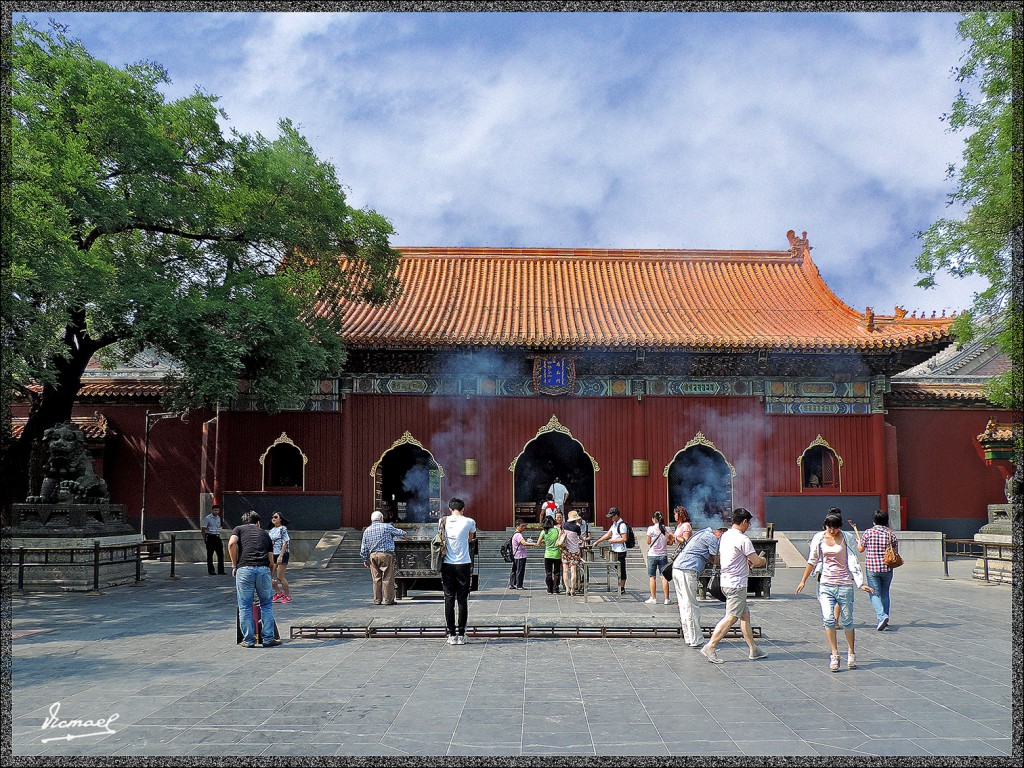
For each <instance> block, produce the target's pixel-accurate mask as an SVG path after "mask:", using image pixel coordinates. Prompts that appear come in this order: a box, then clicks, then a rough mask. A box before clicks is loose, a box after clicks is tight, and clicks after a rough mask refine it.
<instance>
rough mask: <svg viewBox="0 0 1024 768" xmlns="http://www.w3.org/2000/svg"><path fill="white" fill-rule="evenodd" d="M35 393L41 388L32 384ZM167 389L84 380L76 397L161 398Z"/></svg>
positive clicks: (140, 383)
mask: <svg viewBox="0 0 1024 768" xmlns="http://www.w3.org/2000/svg"><path fill="white" fill-rule="evenodd" d="M29 389H32V390H34V391H36V392H41V391H42V389H43V388H42V386H41V385H39V384H33V385H31V386H30V387H29ZM166 392H167V387H166V386H164V384H162V383H161V382H159V381H138V380H135V379H94V380H91V381H90V380H89V379H86V380H84V381H83V382H82V386H81V388H80V389H79V390H78V397H79V398H83V397H161V396H162V395H164V394H165V393H166Z"/></svg>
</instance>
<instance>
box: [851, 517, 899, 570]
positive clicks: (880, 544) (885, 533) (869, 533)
mask: <svg viewBox="0 0 1024 768" xmlns="http://www.w3.org/2000/svg"><path fill="white" fill-rule="evenodd" d="M890 538H891V539H892V548H893V549H894V550H896V551H897V552H899V551H900V546H899V542H898V541H897V540H896V535H895V534H894V533H893V532H892V531H890V530H889V529H888V528H886V527H885V526H884V525H873V526H871V527H870V528H868V529H867V530H866V531H864V533H863V534H861V537H860V545H861V546H862V547H864V568H865V569H866V570H869V571H874V572H875V573H884V572H885V571H891V570H892V568H890V567H889V566H888V565H886V564H885V560H884V559H883V558H884V557H885V549H886V547H887V546H889V539H890Z"/></svg>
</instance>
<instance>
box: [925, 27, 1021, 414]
mask: <svg viewBox="0 0 1024 768" xmlns="http://www.w3.org/2000/svg"><path fill="white" fill-rule="evenodd" d="M957 30H958V32H959V35H960V38H961V39H962V40H964V41H966V42H967V44H968V47H967V52H966V53H965V54H964V57H963V59H962V61H961V64H960V66H959V67H957V68H956V73H957V80H958V81H959V82H961V83H962V84H963V85H964V87H965V88H966V90H965V88H962V89H961V91H960V93H959V95H958V97H957V99H956V100H955V101H954V102H953V108H952V111H951V112H950V113H949V114H948V115H945V116H944V117H943V119H944V120H946V121H947V122H948V123H949V130H951V131H965V132H967V136H966V138H965V139H964V150H963V157H962V162H961V163H960V165H959V166H956V165H951V166H950V167H949V171H948V176H949V178H950V180H952V181H954V182H955V183H956V185H957V188H956V191H955V192H953V193H952V194H951V195H950V196H949V203H950V205H956V206H960V207H962V209H963V216H962V217H961V218H956V219H952V218H943V219H940V220H938V221H936V222H935V223H934V224H933V225H932V226H931V227H930V228H929V229H928V230H926V231H925V232H923V233H921V235H920V237H921V238H922V240H923V250H922V253H921V255H920V256H919V257H918V260H917V268H918V270H919V271H921V272H923V273H925V274H926V277H924V278H923V279H922V280H921V281H920V282H919V283H918V285H922V286H925V287H931V286H933V285H935V275H936V273H937V272H939V271H945V272H949V273H950V274H952V275H955V276H957V277H963V276H965V275H971V274H977V275H981V276H982V277H984V278H985V279H986V280H987V282H988V287H987V288H986V289H985V290H983V291H982V292H980V293H979V294H977V295H976V297H975V301H974V306H973V307H972V309H971V312H969V313H964V314H963V315H961V316H960V317H959V318H958V319H957V321H956V322H955V323H954V326H953V333H954V335H955V336H956V337H957V338H958V339H960V340H962V341H969V340H970V339H971V338H973V337H974V336H976V335H977V334H978V333H983V332H992V331H993V329H995V330H996V331H997V332H998V336H997V338H998V343H999V346H1000V348H1001V349H1002V350H1003V351H1004V352H1005V353H1006V354H1007V355H1008V356H1009V357H1010V359H1011V361H1012V363H1013V368H1012V370H1011V371H1010V372H1009V373H1007V374H1004V375H1003V376H1000V377H997V378H996V379H995V380H993V381H992V383H991V385H990V390H989V397H990V398H991V399H992V400H993V402H996V403H998V404H1001V405H1004V406H1007V407H1011V408H1015V409H1018V410H1019V409H1020V408H1021V390H1022V387H1021V363H1022V362H1024V360H1022V351H1021V350H1022V347H1024V343H1022V334H1021V325H1022V306H1021V294H1020V289H1019V286H1020V285H1021V282H1022V279H1021V235H1022V228H1021V217H1022V212H1024V205H1022V201H1021V181H1022V180H1021V150H1022V148H1024V147H1022V142H1021V126H1022V122H1021V97H1022V91H1021V79H1022V77H1024V60H1022V57H1021V13H1020V11H1019V10H1016V11H1007V12H1001V13H990V12H988V13H970V14H967V15H965V16H964V17H963V19H962V20H961V21H960V23H959V25H958V26H957Z"/></svg>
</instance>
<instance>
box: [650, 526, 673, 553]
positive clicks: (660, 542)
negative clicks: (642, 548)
mask: <svg viewBox="0 0 1024 768" xmlns="http://www.w3.org/2000/svg"><path fill="white" fill-rule="evenodd" d="M668 534H669V532H668V529H666V530H665V532H664V533H662V532H661V528H659V527H658V526H656V525H652V526H651V527H650V528H648V529H647V535H648V536H650V537H651V548H650V549H649V550H647V555H648V557H664V556H666V555H668Z"/></svg>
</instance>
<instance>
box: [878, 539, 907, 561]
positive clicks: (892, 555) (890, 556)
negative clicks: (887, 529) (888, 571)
mask: <svg viewBox="0 0 1024 768" xmlns="http://www.w3.org/2000/svg"><path fill="white" fill-rule="evenodd" d="M882 562H883V563H885V564H886V565H887V566H888V567H889V568H899V567H900V566H901V565H903V558H902V557H900V553H899V552H897V551H896V550H895V549H893V546H892V534H889V543H888V544H886V546H885V554H884V555H882Z"/></svg>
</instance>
